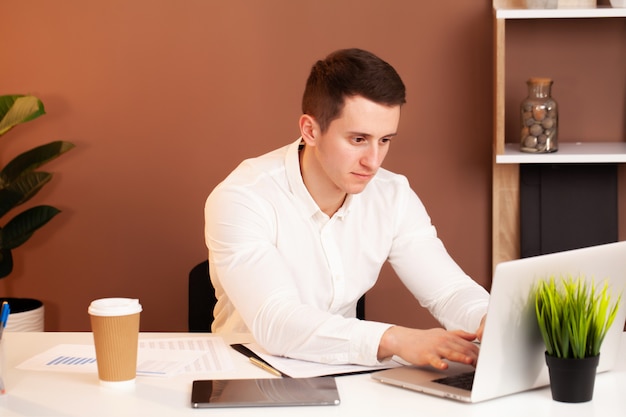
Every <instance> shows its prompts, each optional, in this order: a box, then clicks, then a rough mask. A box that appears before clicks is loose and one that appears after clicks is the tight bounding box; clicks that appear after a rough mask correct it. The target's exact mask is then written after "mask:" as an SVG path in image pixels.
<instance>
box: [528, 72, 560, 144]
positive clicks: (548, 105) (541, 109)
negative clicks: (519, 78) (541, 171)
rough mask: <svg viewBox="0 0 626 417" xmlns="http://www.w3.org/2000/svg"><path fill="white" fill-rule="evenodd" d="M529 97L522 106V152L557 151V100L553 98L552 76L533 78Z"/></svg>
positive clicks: (530, 81)
mask: <svg viewBox="0 0 626 417" xmlns="http://www.w3.org/2000/svg"><path fill="white" fill-rule="evenodd" d="M526 84H527V85H528V97H526V98H525V99H524V101H522V104H521V106H520V109H521V115H522V132H521V146H520V150H521V151H522V152H533V153H543V152H556V151H557V150H558V149H559V141H558V119H559V112H558V106H557V103H556V101H555V100H554V99H553V98H552V95H551V89H552V80H551V79H550V78H531V79H529V80H528V81H527V82H526Z"/></svg>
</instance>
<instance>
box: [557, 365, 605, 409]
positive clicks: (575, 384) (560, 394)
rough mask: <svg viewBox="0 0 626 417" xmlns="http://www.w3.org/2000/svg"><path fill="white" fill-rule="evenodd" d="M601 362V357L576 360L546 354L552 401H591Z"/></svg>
mask: <svg viewBox="0 0 626 417" xmlns="http://www.w3.org/2000/svg"><path fill="white" fill-rule="evenodd" d="M599 362H600V355H598V356H591V357H588V358H583V359H576V358H557V357H556V356H550V355H548V354H547V353H546V364H547V365H548V373H549V374H550V389H551V391H552V399H553V400H555V401H560V402H565V403H582V402H586V401H591V400H592V399H593V387H594V384H595V382H596V370H597V368H598V363H599Z"/></svg>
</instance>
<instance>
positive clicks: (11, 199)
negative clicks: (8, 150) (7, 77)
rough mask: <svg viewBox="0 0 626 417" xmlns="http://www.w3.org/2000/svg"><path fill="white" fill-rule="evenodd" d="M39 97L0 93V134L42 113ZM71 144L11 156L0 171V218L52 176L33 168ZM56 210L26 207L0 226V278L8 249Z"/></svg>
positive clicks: (9, 260) (9, 267) (7, 267)
mask: <svg viewBox="0 0 626 417" xmlns="http://www.w3.org/2000/svg"><path fill="white" fill-rule="evenodd" d="M45 113H46V112H45V109H44V106H43V103H42V102H41V100H39V99H38V98H37V97H34V96H31V95H4V96H0V136H3V135H4V134H6V133H7V132H8V131H9V130H11V129H12V128H13V127H15V126H16V125H18V124H21V123H25V122H29V121H31V120H33V119H36V118H38V117H39V116H42V115H44V114H45ZM73 147H74V145H73V144H72V143H70V142H66V141H55V142H50V143H47V144H45V145H41V146H37V147H35V148H33V149H30V150H28V151H26V152H23V153H21V154H19V155H18V156H16V157H15V158H14V159H12V160H11V161H10V162H9V163H8V164H7V165H5V166H4V168H2V170H0V218H1V217H4V216H5V215H7V214H8V213H9V212H10V211H11V210H13V209H14V208H16V207H17V206H19V205H21V204H24V203H26V202H27V201H28V200H30V199H31V198H32V197H33V196H34V195H35V194H37V193H38V192H39V190H41V188H42V187H43V186H44V185H45V184H47V183H48V182H49V181H50V180H51V179H52V174H51V173H49V172H42V171H37V168H39V167H40V166H42V165H43V164H45V163H47V162H49V161H51V160H53V159H55V158H57V157H59V156H60V155H62V154H63V153H65V152H67V151H69V150H70V149H72V148H73ZM59 212H60V210H58V209H57V208H55V207H52V206H48V205H39V206H35V207H31V208H28V209H26V210H24V211H22V212H20V213H18V214H16V215H15V216H14V217H12V218H11V219H10V220H9V221H8V222H7V223H6V224H4V225H3V226H2V227H0V278H4V277H6V276H7V275H9V274H10V273H11V272H12V271H13V255H12V250H13V249H15V248H17V247H19V246H21V245H22V244H23V243H25V242H26V241H27V240H28V239H30V237H31V236H32V235H33V233H35V231H37V230H38V229H39V228H41V227H43V226H44V225H45V224H46V223H48V222H49V221H50V220H51V219H52V218H53V217H54V216H56V215H57V214H58V213H59Z"/></svg>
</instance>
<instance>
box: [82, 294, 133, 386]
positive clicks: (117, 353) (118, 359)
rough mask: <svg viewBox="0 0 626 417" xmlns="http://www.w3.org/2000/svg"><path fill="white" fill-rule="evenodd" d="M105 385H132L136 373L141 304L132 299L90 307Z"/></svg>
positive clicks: (94, 303)
mask: <svg viewBox="0 0 626 417" xmlns="http://www.w3.org/2000/svg"><path fill="white" fill-rule="evenodd" d="M88 312H89V316H90V318H91V330H92V332H93V341H94V345H95V348H96V363H97V365H98V378H99V379H100V383H101V384H102V385H107V386H114V387H124V386H132V385H133V384H134V382H135V376H136V374H137V345H138V342H139V315H140V313H141V304H139V300H136V299H131V298H101V299H99V300H94V301H92V302H91V304H90V305H89V309H88Z"/></svg>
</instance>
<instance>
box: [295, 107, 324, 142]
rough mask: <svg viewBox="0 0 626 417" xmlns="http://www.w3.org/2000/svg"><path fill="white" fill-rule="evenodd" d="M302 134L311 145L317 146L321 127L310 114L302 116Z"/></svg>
mask: <svg viewBox="0 0 626 417" xmlns="http://www.w3.org/2000/svg"><path fill="white" fill-rule="evenodd" d="M299 124H300V134H301V135H302V139H303V140H304V142H305V143H306V144H307V145H309V146H315V141H316V139H317V137H318V136H319V132H320V128H319V125H318V124H317V122H316V121H315V118H314V117H313V116H311V115H308V114H303V115H302V116H300V120H299Z"/></svg>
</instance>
